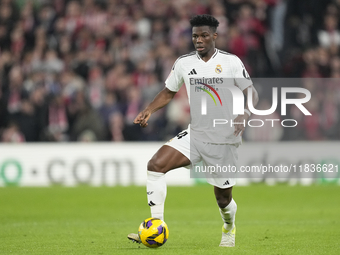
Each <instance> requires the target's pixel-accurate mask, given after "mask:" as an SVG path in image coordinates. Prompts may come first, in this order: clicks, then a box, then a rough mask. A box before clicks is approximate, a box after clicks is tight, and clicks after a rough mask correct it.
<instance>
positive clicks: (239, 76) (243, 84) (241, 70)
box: [234, 57, 253, 91]
mask: <svg viewBox="0 0 340 255" xmlns="http://www.w3.org/2000/svg"><path fill="white" fill-rule="evenodd" d="M234 79H235V84H236V85H237V86H238V87H239V88H240V89H241V90H242V91H243V90H244V89H246V88H247V87H249V86H250V85H252V84H253V82H252V80H251V79H250V76H249V74H248V72H247V70H246V68H245V67H244V65H243V63H242V61H241V60H240V59H239V58H238V57H236V60H235V72H234Z"/></svg>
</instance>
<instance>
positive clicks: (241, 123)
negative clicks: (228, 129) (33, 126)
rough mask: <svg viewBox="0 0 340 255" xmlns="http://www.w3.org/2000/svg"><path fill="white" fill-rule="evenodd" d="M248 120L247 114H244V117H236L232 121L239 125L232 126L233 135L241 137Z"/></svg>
mask: <svg viewBox="0 0 340 255" xmlns="http://www.w3.org/2000/svg"><path fill="white" fill-rule="evenodd" d="M248 118H249V116H248V114H246V113H244V115H238V116H237V117H236V118H235V119H234V121H233V122H234V123H239V124H234V127H235V131H234V135H235V136H238V135H240V136H242V135H243V132H244V130H245V128H246V127H245V126H246V124H247V120H248Z"/></svg>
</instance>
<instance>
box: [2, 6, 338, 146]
mask: <svg viewBox="0 0 340 255" xmlns="http://www.w3.org/2000/svg"><path fill="white" fill-rule="evenodd" d="M0 2H1V4H0V140H1V142H37V141H57V142H61V141H83V142H91V141H165V140H167V139H169V138H171V137H173V136H174V135H176V134H177V133H178V132H179V131H181V130H183V129H185V128H186V127H187V124H188V122H189V119H190V111H189V105H188V102H187V96H186V91H185V88H184V86H183V87H182V89H181V90H180V91H179V92H178V93H177V94H176V96H175V98H174V100H173V101H172V102H171V103H170V105H169V106H168V107H166V108H164V109H161V110H160V111H158V112H156V113H155V114H154V115H153V116H152V117H151V119H150V121H149V122H150V124H149V126H148V127H147V128H145V129H142V128H140V127H139V126H138V125H134V124H133V120H134V118H135V117H136V115H137V114H138V112H139V111H141V110H142V109H143V108H144V107H145V105H146V104H148V103H149V102H150V101H151V100H152V99H153V98H154V96H155V95H156V94H157V93H158V92H159V91H160V90H162V89H163V87H164V81H165V79H166V77H167V76H168V74H169V72H170V70H171V67H172V65H173V63H174V62H175V61H176V59H177V58H178V57H179V56H180V55H182V54H186V53H189V52H190V51H193V50H194V48H193V46H192V42H191V27H190V24H189V19H190V17H192V16H193V15H196V14H204V13H208V14H212V15H213V16H215V17H216V18H217V19H218V20H219V22H220V26H219V27H218V34H219V37H218V40H217V42H216V47H217V48H219V49H222V50H225V51H228V52H230V53H232V54H236V55H237V56H238V57H240V59H241V60H242V61H243V62H244V64H245V66H246V68H247V70H248V72H249V74H250V76H251V77H252V78H254V80H255V81H256V78H263V77H268V78H275V79H278V78H280V79H283V78H287V80H285V82H287V83H289V79H291V78H300V79H301V80H297V81H296V83H300V84H301V86H303V87H305V88H307V89H308V90H309V91H310V92H311V94H312V100H310V102H308V105H306V108H307V109H309V111H310V112H311V113H312V116H304V114H303V113H302V112H301V111H300V110H299V109H297V108H296V107H295V108H294V107H289V108H288V110H287V116H286V117H284V116H280V112H275V113H273V114H272V116H269V117H268V116H266V118H276V119H295V120H297V121H298V126H297V127H296V128H284V127H282V125H281V124H280V122H275V125H274V127H271V126H270V125H269V126H268V127H267V128H257V129H255V128H254V129H250V128H247V131H246V134H245V136H244V138H245V139H246V140H249V141H279V140H339V139H340V84H339V81H340V79H339V78H340V52H339V47H340V31H339V24H340V23H339V17H340V0H322V1H321V0H200V1H194V0H172V1H170V0H140V1H138V0H1V1H0ZM264 83H265V82H264ZM264 83H260V84H258V85H257V84H256V82H255V86H256V87H257V88H258V90H259V93H260V98H261V101H260V104H259V105H258V107H257V108H259V109H268V108H270V106H271V91H272V88H271V86H275V84H272V85H270V84H269V85H264ZM252 118H255V119H259V118H264V117H263V116H262V117H261V116H252Z"/></svg>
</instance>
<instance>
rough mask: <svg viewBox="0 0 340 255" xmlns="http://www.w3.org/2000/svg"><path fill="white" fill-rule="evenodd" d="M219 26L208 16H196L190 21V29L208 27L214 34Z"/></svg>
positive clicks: (215, 20)
mask: <svg viewBox="0 0 340 255" xmlns="http://www.w3.org/2000/svg"><path fill="white" fill-rule="evenodd" d="M219 24H220V22H218V20H217V19H215V18H214V17H213V16H211V15H208V14H202V15H196V16H194V17H192V18H191V19H190V25H191V27H202V26H208V27H210V28H211V29H212V31H213V32H214V33H215V32H216V30H217V27H218V25H219Z"/></svg>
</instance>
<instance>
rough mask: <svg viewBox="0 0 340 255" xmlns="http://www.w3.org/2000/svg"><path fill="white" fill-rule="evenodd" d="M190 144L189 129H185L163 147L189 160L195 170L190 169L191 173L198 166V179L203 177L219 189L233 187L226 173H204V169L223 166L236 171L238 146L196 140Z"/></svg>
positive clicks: (232, 182) (233, 183) (233, 182)
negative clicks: (166, 146)
mask: <svg viewBox="0 0 340 255" xmlns="http://www.w3.org/2000/svg"><path fill="white" fill-rule="evenodd" d="M191 143H192V144H190V132H189V129H186V130H183V131H182V132H180V133H179V134H178V135H177V136H175V137H174V138H172V139H170V140H169V141H168V142H166V143H165V145H168V146H171V147H173V148H174V149H176V150H177V151H179V152H181V153H182V154H183V155H184V156H186V157H187V158H188V159H190V162H191V166H194V168H193V169H195V170H193V169H191V171H196V170H197V169H200V168H199V167H198V168H196V167H195V166H196V165H197V166H200V167H201V169H202V172H201V173H199V174H198V175H197V177H198V178H202V177H203V176H204V177H205V178H206V180H207V182H208V183H209V184H211V185H213V186H216V187H218V188H221V189H226V188H230V187H232V186H234V185H235V179H234V178H228V173H226V172H222V171H206V169H208V166H210V167H211V166H219V167H220V168H221V167H223V166H229V168H230V166H231V167H234V168H236V169H238V154H237V147H238V145H233V144H213V143H206V142H202V141H198V140H196V139H192V141H191ZM186 168H190V165H189V166H186ZM217 168H218V167H217ZM204 169H205V170H204ZM195 175H196V174H195Z"/></svg>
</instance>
